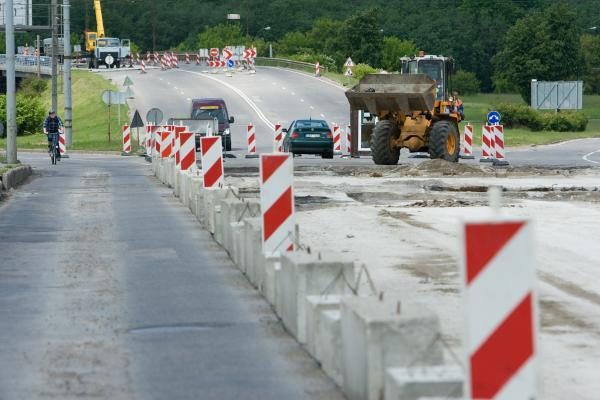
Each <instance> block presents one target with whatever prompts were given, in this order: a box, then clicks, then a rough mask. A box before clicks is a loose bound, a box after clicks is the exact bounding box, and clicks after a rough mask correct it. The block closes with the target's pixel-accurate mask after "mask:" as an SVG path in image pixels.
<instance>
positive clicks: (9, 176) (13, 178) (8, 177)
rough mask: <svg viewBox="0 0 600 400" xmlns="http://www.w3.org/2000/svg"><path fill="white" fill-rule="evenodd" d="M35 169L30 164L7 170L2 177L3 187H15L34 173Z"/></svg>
mask: <svg viewBox="0 0 600 400" xmlns="http://www.w3.org/2000/svg"><path fill="white" fill-rule="evenodd" d="M32 172H33V170H32V169H31V166H30V165H22V166H20V167H16V168H13V169H11V170H9V171H6V172H5V173H4V174H2V176H1V177H0V179H1V180H2V185H1V188H2V189H4V190H10V189H14V188H16V187H17V186H19V185H20V184H22V183H23V182H24V181H25V180H26V179H27V178H29V177H30V176H31V174H32Z"/></svg>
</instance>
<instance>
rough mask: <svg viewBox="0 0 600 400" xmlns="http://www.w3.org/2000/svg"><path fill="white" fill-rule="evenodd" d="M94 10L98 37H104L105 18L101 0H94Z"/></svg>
mask: <svg viewBox="0 0 600 400" xmlns="http://www.w3.org/2000/svg"><path fill="white" fill-rule="evenodd" d="M94 11H95V12H96V31H97V33H98V37H104V20H103V19H102V6H101V5H100V0H94Z"/></svg>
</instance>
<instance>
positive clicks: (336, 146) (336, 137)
mask: <svg viewBox="0 0 600 400" xmlns="http://www.w3.org/2000/svg"><path fill="white" fill-rule="evenodd" d="M331 125H332V126H333V152H334V153H337V154H339V153H341V152H342V134H341V132H340V127H339V126H338V124H336V123H332V124H331Z"/></svg>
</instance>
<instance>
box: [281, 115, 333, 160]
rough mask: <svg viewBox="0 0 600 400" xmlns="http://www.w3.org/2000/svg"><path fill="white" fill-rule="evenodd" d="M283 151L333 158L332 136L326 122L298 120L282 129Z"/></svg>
mask: <svg viewBox="0 0 600 400" xmlns="http://www.w3.org/2000/svg"><path fill="white" fill-rule="evenodd" d="M283 132H284V133H285V137H284V139H283V151H285V152H289V153H293V154H294V155H297V154H320V155H321V157H323V158H333V135H332V133H331V129H329V125H327V122H326V121H323V120H318V119H298V120H295V121H293V122H292V123H291V125H290V127H289V128H288V129H284V130H283Z"/></svg>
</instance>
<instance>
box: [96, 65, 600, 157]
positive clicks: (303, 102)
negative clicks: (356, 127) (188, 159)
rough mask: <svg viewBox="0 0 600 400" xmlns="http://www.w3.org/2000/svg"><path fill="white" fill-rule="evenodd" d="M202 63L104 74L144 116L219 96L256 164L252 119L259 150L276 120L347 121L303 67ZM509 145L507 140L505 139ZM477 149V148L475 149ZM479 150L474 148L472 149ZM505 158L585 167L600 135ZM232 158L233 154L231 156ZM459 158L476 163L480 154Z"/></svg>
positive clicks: (338, 102) (344, 107)
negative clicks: (124, 87)
mask: <svg viewBox="0 0 600 400" xmlns="http://www.w3.org/2000/svg"><path fill="white" fill-rule="evenodd" d="M205 70H206V68H205V67H201V66H195V65H185V64H181V68H180V69H172V70H167V71H161V70H158V69H149V70H148V71H149V72H148V73H147V74H145V75H143V74H140V73H139V71H135V70H127V71H125V70H120V71H114V70H111V71H109V72H107V71H103V70H101V71H102V72H101V73H102V74H103V75H104V76H106V77H108V78H109V79H112V80H113V81H114V82H115V83H117V84H121V83H122V82H123V81H124V79H125V76H129V77H130V78H131V79H132V80H133V82H134V85H133V86H132V90H133V91H134V93H135V98H134V99H133V100H132V101H131V103H130V108H131V109H132V110H133V109H138V110H139V111H140V113H141V115H142V116H143V117H145V115H146V112H147V111H148V110H149V109H150V108H152V107H158V108H160V109H161V110H163V111H164V114H165V118H169V117H188V118H189V114H190V110H191V99H192V98H200V97H222V98H223V99H225V101H226V103H227V106H228V109H229V112H230V114H231V115H233V116H234V117H235V120H236V121H235V124H233V125H232V144H233V151H232V154H234V155H235V156H236V157H237V158H238V159H240V160H238V161H237V162H235V161H232V163H233V164H240V165H255V164H256V165H257V161H256V160H244V159H243V158H244V154H245V152H246V142H245V141H246V125H247V124H248V123H252V124H254V126H255V127H256V133H257V146H258V151H259V152H264V151H269V150H270V149H271V148H272V132H273V125H274V124H275V123H281V124H282V125H283V126H284V127H287V126H288V125H289V123H291V121H293V120H294V119H298V118H309V117H312V118H315V119H325V120H327V121H328V122H330V123H332V122H335V123H338V124H339V125H341V126H346V125H347V124H348V122H349V106H348V102H347V100H346V97H345V96H344V89H343V88H342V87H340V86H338V85H336V84H334V83H332V82H330V81H328V80H324V79H319V78H315V77H313V76H310V75H308V74H305V73H301V72H297V71H293V70H284V69H278V68H267V67H263V68H260V67H259V68H258V69H257V73H256V74H253V75H251V74H248V73H246V72H237V73H234V74H232V76H231V77H229V76H226V75H225V74H224V73H223V72H220V73H219V74H208V73H205V72H203V71H205ZM508 145H510V143H509V144H508ZM476 151H478V149H476ZM476 154H478V153H476ZM427 158H428V157H423V155H414V154H413V155H411V154H410V153H408V152H407V151H406V150H403V151H402V155H401V158H400V163H418V162H421V161H423V160H424V159H427ZM507 158H508V161H509V162H510V163H511V165H513V166H539V167H551V168H585V167H595V166H600V139H582V140H574V141H570V142H564V143H560V144H555V145H548V146H526V147H519V148H510V147H509V148H508V149H507ZM230 161H231V160H230ZM461 162H462V163H468V164H478V163H479V161H478V160H473V161H470V160H469V161H467V160H462V161H461ZM297 163H298V164H300V165H302V164H308V165H319V164H326V165H329V164H331V163H334V164H343V165H362V164H365V165H372V161H371V159H370V157H363V158H361V159H352V160H343V159H339V158H336V159H335V160H334V161H329V160H325V161H323V160H321V159H320V158H318V157H313V156H303V157H302V158H301V159H298V160H297Z"/></svg>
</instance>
